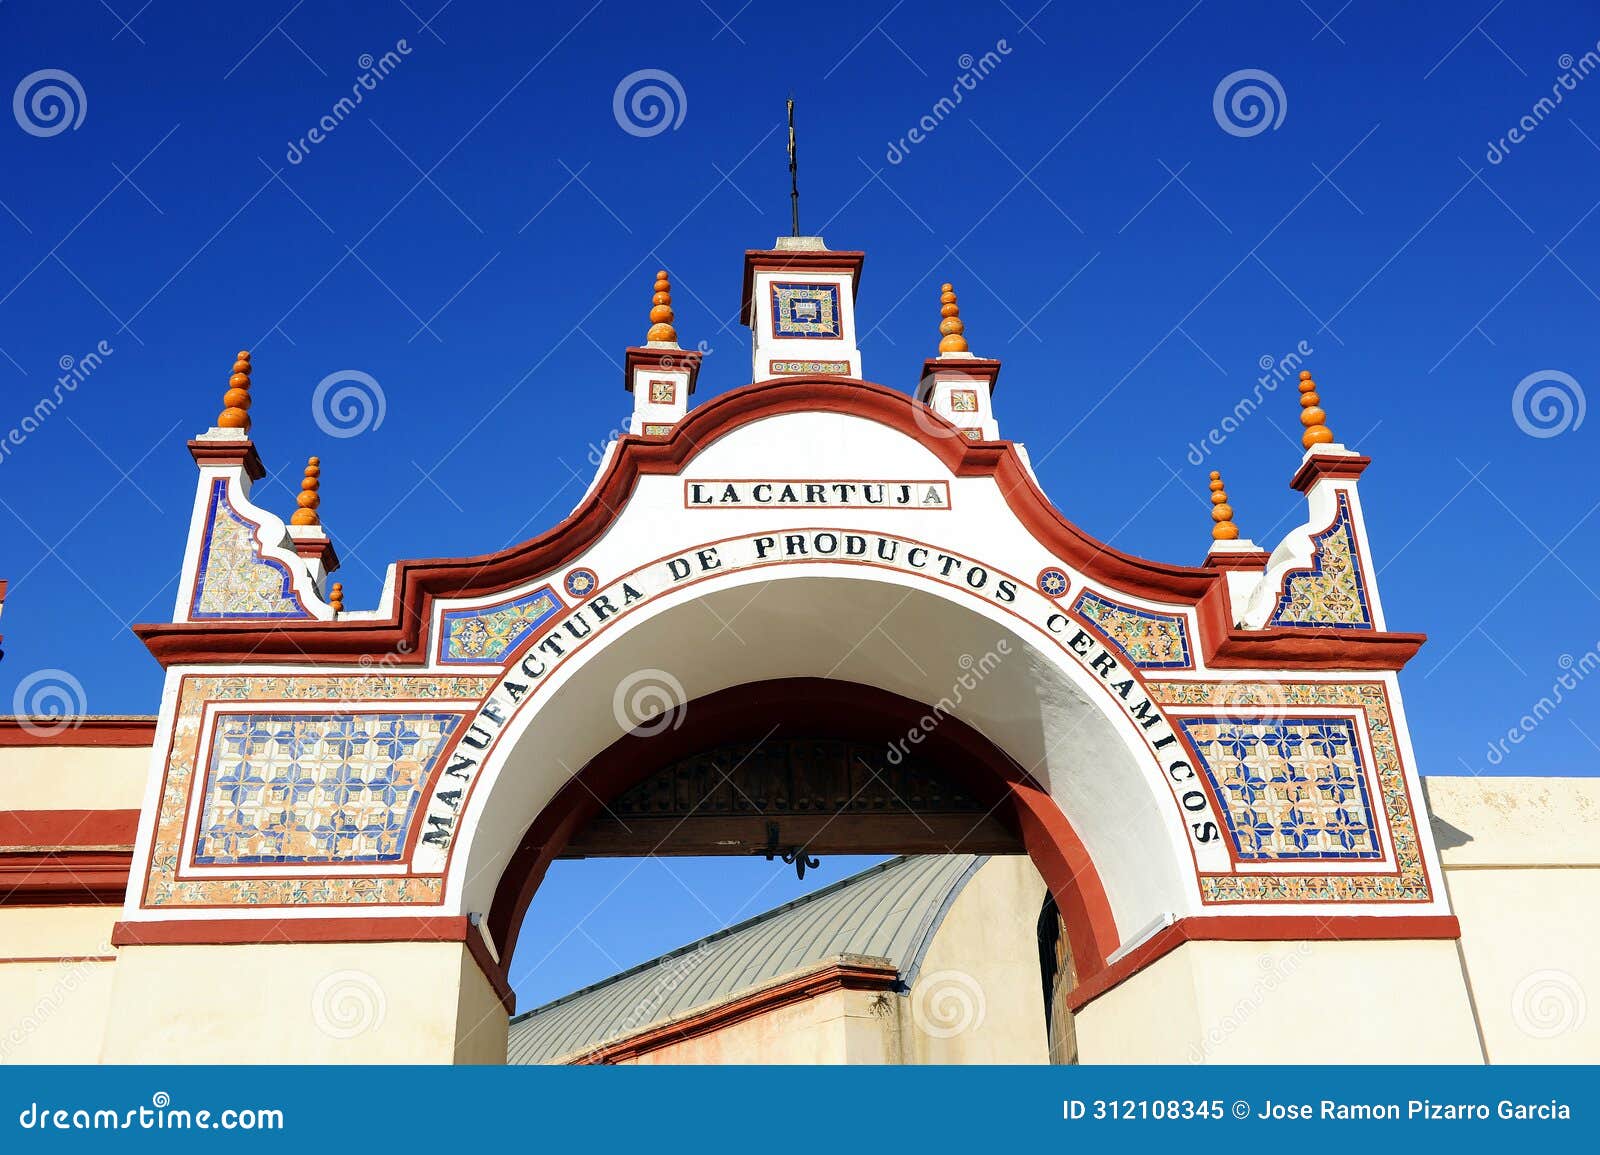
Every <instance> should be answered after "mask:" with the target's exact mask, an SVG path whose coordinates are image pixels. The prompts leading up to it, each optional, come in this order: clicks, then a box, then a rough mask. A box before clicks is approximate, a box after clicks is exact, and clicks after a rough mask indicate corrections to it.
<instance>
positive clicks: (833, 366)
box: [767, 361, 850, 377]
mask: <svg viewBox="0 0 1600 1155" xmlns="http://www.w3.org/2000/svg"><path fill="white" fill-rule="evenodd" d="M767 372H768V373H771V374H772V375H773V376H774V377H782V376H784V375H786V374H794V373H831V374H834V375H835V376H838V377H848V376H849V375H850V362H848V361H768V362H767Z"/></svg>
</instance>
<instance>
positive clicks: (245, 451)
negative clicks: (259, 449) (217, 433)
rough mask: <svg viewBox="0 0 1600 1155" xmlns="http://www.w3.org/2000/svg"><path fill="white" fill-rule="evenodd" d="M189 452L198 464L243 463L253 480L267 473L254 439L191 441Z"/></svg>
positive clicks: (245, 470)
mask: <svg viewBox="0 0 1600 1155" xmlns="http://www.w3.org/2000/svg"><path fill="white" fill-rule="evenodd" d="M189 454H190V456H192V457H193V458H194V463H195V464H196V465H242V466H244V472H245V476H246V477H248V478H249V479H250V480H251V481H260V480H261V479H262V478H263V477H265V476H266V475H267V470H266V467H265V466H263V465H262V464H261V457H260V455H259V454H257V453H256V445H255V442H253V441H191V442H189Z"/></svg>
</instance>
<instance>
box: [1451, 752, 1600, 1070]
mask: <svg viewBox="0 0 1600 1155" xmlns="http://www.w3.org/2000/svg"><path fill="white" fill-rule="evenodd" d="M1426 787H1427V793H1428V802H1429V808H1430V810H1431V811H1432V812H1433V816H1434V838H1435V839H1436V840H1437V842H1438V844H1439V848H1440V857H1441V858H1442V860H1443V862H1444V868H1445V882H1446V885H1447V886H1448V887H1449V890H1450V901H1451V905H1452V906H1453V907H1454V908H1455V912H1456V916H1457V917H1458V918H1459V919H1460V920H1461V946H1460V951H1461V957H1462V959H1463V960H1464V962H1465V965H1466V973H1467V979H1468V983H1469V986H1470V989H1471V992H1472V1000H1473V1005H1474V1007H1475V1009H1476V1011H1477V1016H1478V1023H1479V1026H1480V1029H1481V1031H1482V1034H1483V1040H1484V1046H1485V1048H1486V1050H1487V1051H1488V1054H1489V1060H1490V1061H1491V1062H1495V1063H1508V1062H1511V1063H1574V1062H1588V1063H1593V1062H1596V1061H1600V918H1597V917H1596V912H1597V911H1600V780H1596V779H1593V778H1430V779H1428V780H1427V782H1426Z"/></svg>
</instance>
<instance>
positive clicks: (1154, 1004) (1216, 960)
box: [1077, 940, 1482, 1063]
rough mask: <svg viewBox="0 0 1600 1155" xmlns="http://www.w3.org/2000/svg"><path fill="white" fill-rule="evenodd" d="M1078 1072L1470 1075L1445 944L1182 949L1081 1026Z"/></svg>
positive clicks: (1457, 987) (1103, 1001)
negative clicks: (1349, 1068)
mask: <svg viewBox="0 0 1600 1155" xmlns="http://www.w3.org/2000/svg"><path fill="white" fill-rule="evenodd" d="M1077 1029H1078V1045H1079V1048H1080V1053H1081V1055H1082V1061H1083V1062H1085V1063H1200V1062H1204V1063H1274V1062H1286V1063H1287V1062H1293V1063H1308V1062H1323V1063H1476V1062H1481V1061H1482V1058H1481V1051H1480V1050H1479V1047H1478V1037H1477V1032H1476V1030H1475V1029H1474V1026H1473V1021H1472V1011H1471V1007H1470V1006H1469V1005H1468V1002H1467V993H1466V985H1465V983H1464V982H1463V981H1462V977H1461V965H1460V961H1459V959H1458V957H1457V954H1456V947H1455V944H1454V943H1453V942H1448V941H1444V940H1427V941H1418V940H1402V941H1393V942H1272V943H1265V942H1260V943H1257V942H1188V943H1185V944H1183V945H1182V946H1180V947H1178V948H1177V949H1176V950H1174V951H1172V952H1171V953H1170V954H1167V955H1165V956H1164V957H1162V958H1160V959H1158V960H1157V961H1156V962H1155V963H1153V964H1152V965H1150V966H1149V967H1147V968H1145V969H1144V970H1143V971H1140V972H1139V973H1138V974H1136V975H1134V976H1133V977H1132V978H1130V979H1128V980H1127V981H1126V982H1124V983H1123V984H1122V985H1120V986H1117V987H1113V988H1112V989H1111V990H1110V991H1108V992H1106V993H1105V994H1103V995H1101V996H1100V997H1099V998H1097V999H1095V1000H1094V1001H1093V1002H1091V1003H1090V1004H1089V1005H1088V1006H1086V1007H1084V1008H1083V1010H1082V1011H1080V1012H1079V1014H1078V1016H1077Z"/></svg>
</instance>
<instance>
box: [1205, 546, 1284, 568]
mask: <svg viewBox="0 0 1600 1155" xmlns="http://www.w3.org/2000/svg"><path fill="white" fill-rule="evenodd" d="M1271 559H1272V555H1271V554H1269V553H1268V552H1267V551H1266V550H1264V549H1258V550H1253V551H1251V552H1250V553H1216V552H1212V553H1208V554H1206V560H1205V561H1203V562H1201V563H1200V564H1201V565H1203V566H1204V567H1205V568H1206V569H1217V570H1224V571H1227V570H1234V571H1237V570H1250V571H1251V572H1253V573H1260V572H1262V571H1264V570H1265V569H1266V568H1267V562H1268V561H1270V560H1271Z"/></svg>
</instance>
